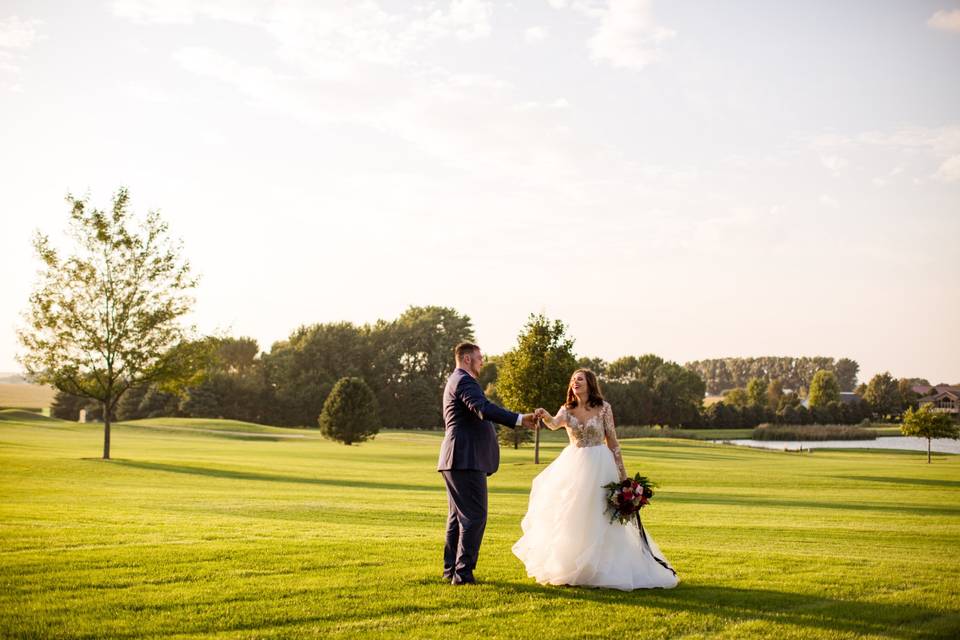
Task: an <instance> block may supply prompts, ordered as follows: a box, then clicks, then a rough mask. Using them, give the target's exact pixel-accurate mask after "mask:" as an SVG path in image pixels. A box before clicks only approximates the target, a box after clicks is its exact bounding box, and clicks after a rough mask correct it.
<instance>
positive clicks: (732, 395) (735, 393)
mask: <svg viewBox="0 0 960 640" xmlns="http://www.w3.org/2000/svg"><path fill="white" fill-rule="evenodd" d="M723 401H724V403H726V404H727V405H728V406H732V407H739V408H741V409H742V408H743V407H745V406H747V405H748V404H750V397H749V396H748V395H747V391H746V389H743V388H741V387H737V388H736V389H731V390H730V391H728V392H726V393H725V394H724V395H723Z"/></svg>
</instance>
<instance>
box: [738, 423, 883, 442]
mask: <svg viewBox="0 0 960 640" xmlns="http://www.w3.org/2000/svg"><path fill="white" fill-rule="evenodd" d="M753 439H754V440H805V441H812V440H816V441H819V440H876V439H877V432H876V431H874V430H873V429H866V428H864V427H856V426H851V425H845V424H818V425H806V426H801V425H780V424H761V425H760V426H758V427H757V428H755V429H754V430H753Z"/></svg>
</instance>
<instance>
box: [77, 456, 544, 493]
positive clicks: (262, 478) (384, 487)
mask: <svg viewBox="0 0 960 640" xmlns="http://www.w3.org/2000/svg"><path fill="white" fill-rule="evenodd" d="M94 459H96V460H99V458H94ZM111 462H112V463H113V464H116V465H120V466H124V467H131V468H134V469H144V470H147V471H161V472H165V473H181V474H186V475H193V476H205V477H208V478H220V479H225V480H250V481H255V482H289V483H294V484H308V485H320V486H328V487H350V488H354V489H377V490H378V491H423V492H427V493H444V492H445V491H446V489H445V488H444V486H443V483H442V480H441V479H440V476H439V475H437V484H436V486H430V485H423V484H400V483H397V482H390V481H385V482H373V481H367V480H346V479H338V478H304V477H298V476H285V475H279V474H273V473H257V472H254V471H237V470H231V469H215V468H210V467H192V466H187V465H174V464H163V463H160V462H142V461H137V460H120V459H114V460H112V461H111ZM489 492H490V493H501V494H503V493H505V494H521V495H526V494H527V493H528V492H529V490H528V489H525V488H511V487H495V488H494V487H491V488H490V489H489Z"/></svg>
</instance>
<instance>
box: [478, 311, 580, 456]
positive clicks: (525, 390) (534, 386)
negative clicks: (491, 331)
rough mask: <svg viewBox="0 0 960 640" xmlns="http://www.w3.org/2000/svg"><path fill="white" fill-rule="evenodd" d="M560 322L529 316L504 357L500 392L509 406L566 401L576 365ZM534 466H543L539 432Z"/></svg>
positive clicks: (499, 380)
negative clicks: (514, 342)
mask: <svg viewBox="0 0 960 640" xmlns="http://www.w3.org/2000/svg"><path fill="white" fill-rule="evenodd" d="M566 331H567V327H566V325H564V324H563V322H562V321H560V320H554V321H553V322H551V321H550V320H548V319H547V318H546V317H545V316H544V315H542V314H540V315H534V314H530V317H529V319H528V320H527V324H526V325H525V326H524V328H523V331H521V332H520V335H519V336H518V337H517V346H516V347H514V349H513V350H512V351H508V352H507V353H505V354H503V358H502V361H501V364H500V368H499V374H498V376H497V393H498V394H499V395H500V397H501V398H503V401H504V403H505V404H506V405H507V406H510V407H518V408H523V409H534V408H536V407H544V408H549V409H548V410H550V411H553V407H557V406H559V405H560V404H561V403H563V402H564V401H565V399H566V392H567V386H568V384H569V382H570V376H571V374H572V373H573V371H574V369H576V366H577V359H576V357H574V355H573V339H571V338H568V337H567V335H566ZM533 459H534V463H535V464H539V463H540V431H539V430H537V432H536V435H535V439H534V454H533Z"/></svg>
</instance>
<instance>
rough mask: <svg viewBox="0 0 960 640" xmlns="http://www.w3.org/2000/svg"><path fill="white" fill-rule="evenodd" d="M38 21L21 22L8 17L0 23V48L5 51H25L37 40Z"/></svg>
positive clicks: (18, 19) (15, 18) (16, 18)
mask: <svg viewBox="0 0 960 640" xmlns="http://www.w3.org/2000/svg"><path fill="white" fill-rule="evenodd" d="M40 24H42V23H41V21H40V20H21V19H20V18H19V17H18V16H10V17H9V18H7V19H6V20H2V21H0V47H2V48H5V49H26V48H28V47H30V46H31V45H32V44H33V43H34V42H36V41H37V40H38V39H39V37H40V36H39V34H38V33H37V27H38V26H39V25H40Z"/></svg>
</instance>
